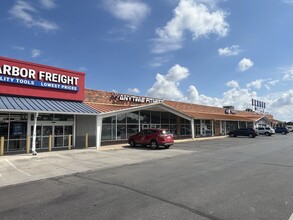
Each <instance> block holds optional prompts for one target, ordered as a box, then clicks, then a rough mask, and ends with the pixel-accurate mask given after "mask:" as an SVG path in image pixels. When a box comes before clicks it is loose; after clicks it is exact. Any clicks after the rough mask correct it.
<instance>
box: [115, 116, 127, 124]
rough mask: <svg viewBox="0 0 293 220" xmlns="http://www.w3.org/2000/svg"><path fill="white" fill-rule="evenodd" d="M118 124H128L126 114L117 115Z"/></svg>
mask: <svg viewBox="0 0 293 220" xmlns="http://www.w3.org/2000/svg"><path fill="white" fill-rule="evenodd" d="M117 123H126V114H120V115H117Z"/></svg>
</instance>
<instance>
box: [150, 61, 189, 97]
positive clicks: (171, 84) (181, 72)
mask: <svg viewBox="0 0 293 220" xmlns="http://www.w3.org/2000/svg"><path fill="white" fill-rule="evenodd" d="M188 76H189V70H188V69H187V68H185V67H182V66H180V65H178V64H176V65H175V66H173V67H172V68H171V69H170V70H169V71H168V74H166V75H161V74H159V73H158V74H157V76H156V82H155V83H154V84H153V86H152V88H150V89H149V90H148V91H147V96H151V97H156V98H162V99H171V100H174V99H181V98H183V94H182V92H181V91H180V90H179V83H180V81H182V80H183V79H186V78H187V77H188Z"/></svg>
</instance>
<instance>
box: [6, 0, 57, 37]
mask: <svg viewBox="0 0 293 220" xmlns="http://www.w3.org/2000/svg"><path fill="white" fill-rule="evenodd" d="M37 12H38V11H37V10H36V9H35V8H34V7H33V6H32V5H31V4H30V3H28V2H25V1H22V0H18V1H16V3H15V5H14V6H13V7H12V8H11V10H10V11H9V13H10V14H11V15H12V17H13V18H15V19H17V20H19V21H21V22H22V23H23V24H24V25H25V26H26V27H28V28H39V29H42V30H44V31H53V30H57V29H58V28H59V27H58V26H57V24H55V23H53V22H50V21H47V20H45V19H43V18H41V17H37V16H34V14H37Z"/></svg>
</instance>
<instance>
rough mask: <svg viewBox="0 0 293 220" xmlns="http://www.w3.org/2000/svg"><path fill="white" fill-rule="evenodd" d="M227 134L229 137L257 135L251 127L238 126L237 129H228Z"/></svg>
mask: <svg viewBox="0 0 293 220" xmlns="http://www.w3.org/2000/svg"><path fill="white" fill-rule="evenodd" d="M228 135H229V136H230V137H237V136H248V137H250V138H255V137H256V136H257V133H256V131H255V130H254V129H253V128H239V129H237V130H234V131H230V132H229V133H228Z"/></svg>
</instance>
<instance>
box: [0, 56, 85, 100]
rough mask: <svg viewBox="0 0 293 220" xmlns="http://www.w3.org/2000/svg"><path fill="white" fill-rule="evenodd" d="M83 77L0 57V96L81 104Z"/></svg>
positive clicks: (80, 74) (57, 69) (54, 68)
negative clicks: (26, 97)
mask: <svg viewBox="0 0 293 220" xmlns="http://www.w3.org/2000/svg"><path fill="white" fill-rule="evenodd" d="M84 80H85V74H84V73H81V72H75V71H71V70H65V69H61V68H56V67H50V66H45V65H41V64H35V63H30V62H25V61H20V60H15V59H10V58H6V57H0V94H4V95H17V96H29V97H38V98H50V99H62V100H75V101H83V99H84Z"/></svg>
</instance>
